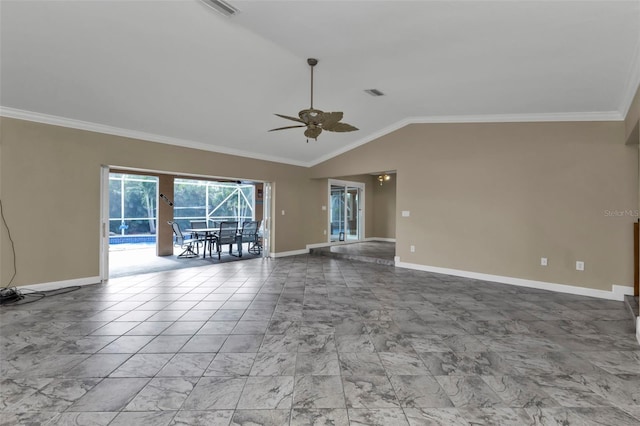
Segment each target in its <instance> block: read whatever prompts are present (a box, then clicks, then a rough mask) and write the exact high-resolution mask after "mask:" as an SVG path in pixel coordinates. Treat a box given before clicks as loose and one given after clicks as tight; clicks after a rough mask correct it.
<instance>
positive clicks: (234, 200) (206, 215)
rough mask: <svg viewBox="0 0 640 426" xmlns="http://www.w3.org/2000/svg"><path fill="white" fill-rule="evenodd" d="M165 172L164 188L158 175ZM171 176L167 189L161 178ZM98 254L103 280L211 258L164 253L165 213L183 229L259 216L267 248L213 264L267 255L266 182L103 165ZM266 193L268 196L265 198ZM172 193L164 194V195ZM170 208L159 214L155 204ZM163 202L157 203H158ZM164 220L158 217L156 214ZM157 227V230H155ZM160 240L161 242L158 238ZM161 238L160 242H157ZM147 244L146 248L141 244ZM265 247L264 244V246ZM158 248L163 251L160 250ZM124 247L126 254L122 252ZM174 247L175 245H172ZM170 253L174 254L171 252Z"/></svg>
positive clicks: (268, 190) (202, 263)
mask: <svg viewBox="0 0 640 426" xmlns="http://www.w3.org/2000/svg"><path fill="white" fill-rule="evenodd" d="M163 175H164V176H165V189H164V190H162V192H164V194H166V195H164V196H163V194H159V192H160V191H161V187H162V185H160V182H159V180H158V177H159V176H160V177H162V176H163ZM167 177H168V178H169V179H170V183H171V185H170V189H169V188H167V187H166V178H167ZM101 191H102V196H101V215H102V217H101V230H100V231H101V256H100V276H101V278H102V280H103V281H106V280H108V279H109V278H110V277H111V278H115V277H121V276H127V275H134V274H139V273H147V272H159V271H166V270H173V269H180V268H184V267H192V266H205V265H210V264H211V263H212V259H209V258H207V259H205V258H204V257H202V258H200V259H198V258H196V259H189V261H185V259H176V257H175V256H174V255H171V254H170V253H171V252H172V251H173V250H171V247H169V250H170V251H169V252H167V251H166V242H167V240H166V237H164V236H163V235H166V233H164V234H163V232H162V231H163V230H162V229H158V228H159V227H161V226H163V224H164V223H165V221H166V220H167V217H168V218H170V219H171V220H175V221H176V222H180V225H181V227H182V228H183V229H188V228H190V227H191V225H190V223H191V221H198V220H200V221H206V223H207V224H208V225H209V226H210V227H216V226H217V225H218V223H219V222H220V221H229V220H231V221H236V222H238V223H239V226H240V227H241V226H242V223H243V222H244V221H249V220H259V221H261V227H260V229H259V233H258V235H259V237H260V239H261V240H262V241H264V243H266V244H264V243H263V247H264V248H265V249H266V250H262V251H261V253H260V254H259V255H258V254H257V253H251V255H250V253H246V256H243V257H242V259H238V258H236V257H234V256H223V257H222V259H221V260H218V259H216V260H215V262H216V263H218V262H228V261H237V260H246V259H251V258H254V257H266V256H269V248H270V244H269V243H270V240H271V239H270V235H269V233H270V227H269V223H268V218H269V217H270V215H268V214H267V213H265V212H268V211H269V209H270V200H271V198H270V194H271V186H270V184H269V183H266V182H256V181H241V180H229V179H224V178H215V177H207V176H202V177H196V176H175V175H168V174H166V173H162V172H157V171H151V170H139V169H136V170H131V169H121V168H113V167H109V166H103V167H102V174H101ZM265 193H267V194H268V196H264V194H265ZM169 194H170V195H171V197H170V198H169V197H167V195H169ZM162 202H164V203H166V204H168V205H169V206H170V207H169V208H170V210H171V211H170V212H169V213H168V214H169V216H167V213H166V212H165V213H164V216H162V215H161V214H160V212H159V210H160V207H165V208H166V207H167V206H165V204H162ZM159 204H162V205H159ZM161 216H162V217H164V218H165V219H163V220H160V217H161ZM156 231H160V232H156ZM163 238H164V240H163ZM160 241H164V242H163V243H162V244H164V245H161V244H160ZM145 245H146V246H145ZM265 246H266V247H265ZM159 247H165V249H162V250H159ZM125 249H127V250H126V252H125ZM174 249H175V246H174ZM174 254H175V253H174Z"/></svg>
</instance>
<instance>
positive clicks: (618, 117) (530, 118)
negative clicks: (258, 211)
mask: <svg viewBox="0 0 640 426" xmlns="http://www.w3.org/2000/svg"><path fill="white" fill-rule="evenodd" d="M622 120H624V116H623V115H622V114H620V112H619V111H604V112H575V113H574V112H569V113H549V114H544V113H541V114H487V115H448V116H432V117H409V118H405V119H402V120H400V121H397V122H395V123H393V124H391V125H390V126H387V127H384V128H382V129H380V130H378V131H377V132H375V133H372V134H370V135H368V136H366V137H364V138H362V139H359V140H357V141H356V142H354V143H352V144H349V145H346V146H344V147H342V148H340V149H338V150H336V151H333V152H330V153H329V154H326V155H323V156H322V157H320V158H318V159H317V160H316V161H314V162H312V163H311V164H310V165H309V166H310V167H312V166H316V165H318V164H320V163H322V162H324V161H327V160H330V159H332V158H333V157H336V156H338V155H340V154H344V153H345V152H348V151H351V150H352V149H355V148H357V147H359V146H361V145H364V144H366V143H369V142H371V141H373V140H374V139H378V138H380V137H382V136H385V135H387V134H389V133H391V132H394V131H396V130H399V129H401V128H403V127H405V126H407V125H409V124H447V123H537V122H562V121H622Z"/></svg>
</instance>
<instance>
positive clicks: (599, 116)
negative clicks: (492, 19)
mask: <svg viewBox="0 0 640 426" xmlns="http://www.w3.org/2000/svg"><path fill="white" fill-rule="evenodd" d="M634 94H635V92H634ZM631 98H633V96H632V97H631ZM629 102H630V101H629ZM0 116H3V117H8V118H15V119H19V120H27V121H34V122H37V123H44V124H51V125H54V126H61V127H69V128H72V129H79V130H87V131H90V132H96V133H104V134H108V135H114V136H122V137H126V138H133V139H140V140H145V141H150V142H157V143H163V144H167V145H175V146H181V147H184V148H192V149H198V150H202V151H210V152H217V153H220V154H228V155H235V156H238V157H246V158H252V159H255V160H263V161H271V162H275V163H280V164H289V165H292V166H299V167H313V166H316V165H318V164H320V163H322V162H324V161H327V160H330V159H332V158H334V157H337V156H338V155H340V154H344V153H345V152H348V151H351V150H352V149H355V148H357V147H359V146H362V145H364V144H367V143H369V142H371V141H373V140H375V139H378V138H380V137H382V136H385V135H387V134H389V133H391V132H394V131H396V130H399V129H401V128H403V127H405V126H407V125H409V124H446V123H517V122H522V123H524V122H561V121H622V120H624V115H622V114H621V113H620V112H619V111H604V112H579V113H550V114H490V115H450V116H433V117H409V118H405V119H402V120H400V121H397V122H395V123H393V124H391V125H389V126H386V127H383V128H382V129H380V130H378V131H376V132H374V133H371V134H369V135H367V136H365V137H364V138H361V139H358V140H357V141H355V142H354V143H351V144H348V145H345V146H343V147H342V148H340V149H338V150H335V151H332V152H330V153H328V154H326V155H323V156H321V157H319V158H317V159H315V160H312V161H309V162H305V161H296V160H293V159H290V158H283V157H276V156H268V155H262V154H256V153H252V152H247V151H241V150H237V149H232V148H228V147H224V146H219V145H211V144H207V143H204V142H196V141H191V140H187V139H180V138H173V137H168V136H162V135H156V134H154V133H146V132H139V131H137V130H130V129H123V128H120V127H113V126H107V125H104V124H98V123H92V122H89V121H81V120H74V119H70V118H65V117H58V116H55V115H48V114H41V113H37V112H31V111H25V110H21V109H16V108H10V107H4V106H0Z"/></svg>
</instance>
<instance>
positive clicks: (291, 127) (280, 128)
mask: <svg viewBox="0 0 640 426" xmlns="http://www.w3.org/2000/svg"><path fill="white" fill-rule="evenodd" d="M297 127H307V126H304V125H302V124H298V125H297V126H286V127H278V128H277V129H271V130H269V131H270V132H275V131H276V130H285V129H295V128H297Z"/></svg>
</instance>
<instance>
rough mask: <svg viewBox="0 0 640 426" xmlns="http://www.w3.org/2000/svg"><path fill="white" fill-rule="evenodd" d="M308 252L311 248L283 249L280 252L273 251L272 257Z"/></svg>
mask: <svg viewBox="0 0 640 426" xmlns="http://www.w3.org/2000/svg"><path fill="white" fill-rule="evenodd" d="M307 253H309V249H302V250H291V251H281V252H279V253H271V257H287V256H298V255H300V254H307Z"/></svg>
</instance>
